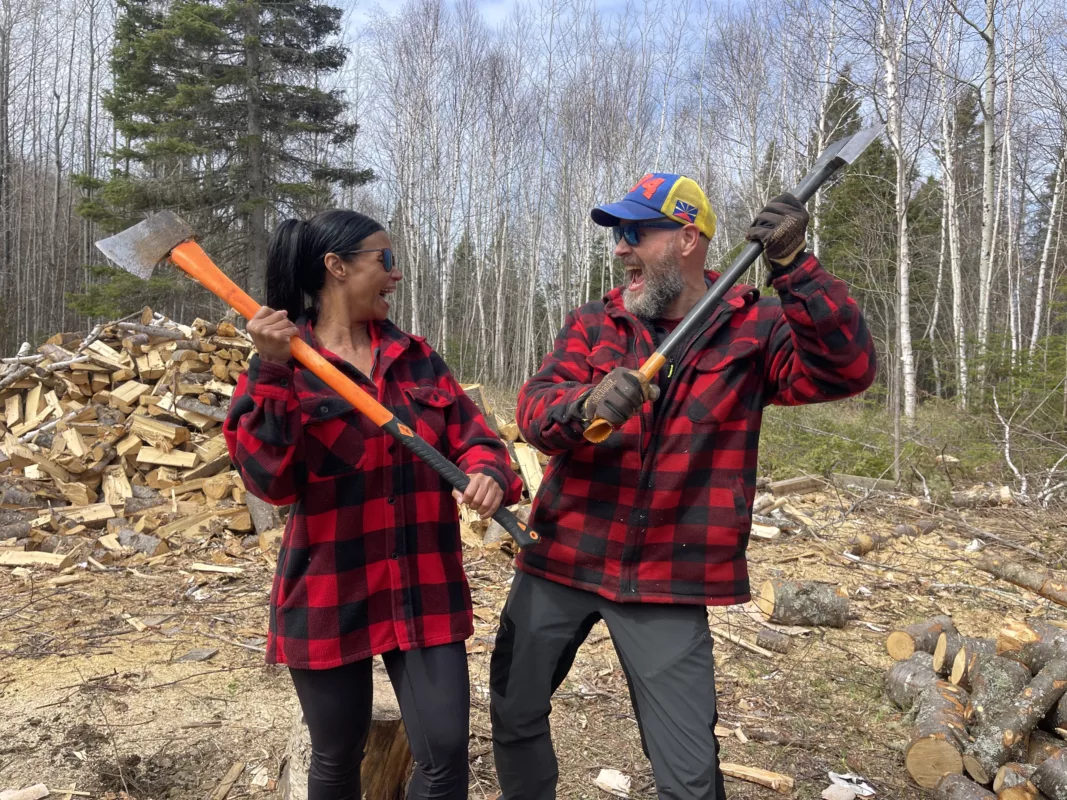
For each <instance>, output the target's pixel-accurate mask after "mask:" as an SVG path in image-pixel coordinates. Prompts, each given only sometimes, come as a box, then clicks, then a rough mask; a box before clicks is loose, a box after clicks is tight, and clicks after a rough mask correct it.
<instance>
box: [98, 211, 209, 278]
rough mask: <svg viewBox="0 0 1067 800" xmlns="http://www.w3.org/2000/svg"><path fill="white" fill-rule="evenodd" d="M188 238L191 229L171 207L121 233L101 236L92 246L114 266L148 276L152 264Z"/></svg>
mask: <svg viewBox="0 0 1067 800" xmlns="http://www.w3.org/2000/svg"><path fill="white" fill-rule="evenodd" d="M192 238H193V229H192V228H190V227H189V225H188V224H187V223H186V222H185V220H183V219H182V218H181V217H179V216H178V215H177V214H175V213H173V212H172V211H161V212H159V213H158V214H153V215H152V216H151V217H149V218H148V219H145V220H142V221H141V222H138V223H137V224H136V225H133V226H132V227H129V228H127V229H126V230H124V231H122V232H121V233H116V234H115V235H114V236H109V237H108V238H107V239H101V240H100V241H99V242H97V243H96V246H97V248H98V249H99V250H100V252H101V253H103V254H104V255H105V256H107V257H108V259H109V260H110V261H112V262H114V263H115V264H116V265H117V266H119V267H121V268H122V269H124V270H126V271H127V272H129V273H130V274H132V275H136V276H137V277H138V278H141V279H142V280H148V278H150V277H152V270H153V269H154V268H155V266H156V264H158V263H159V262H160V261H162V260H163V259H165V258H166V257H167V256H168V255H170V251H171V250H173V249H174V248H175V247H177V246H178V245H180V244H181V243H182V242H187V241H189V240H190V239H192Z"/></svg>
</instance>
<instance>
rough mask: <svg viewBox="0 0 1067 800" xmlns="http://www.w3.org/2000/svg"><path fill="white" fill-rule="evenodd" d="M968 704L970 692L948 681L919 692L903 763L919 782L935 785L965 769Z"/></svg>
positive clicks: (925, 784)
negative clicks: (913, 725)
mask: <svg viewBox="0 0 1067 800" xmlns="http://www.w3.org/2000/svg"><path fill="white" fill-rule="evenodd" d="M966 704H967V693H966V692H965V691H963V689H961V688H960V687H958V686H953V685H952V684H951V683H949V682H948V681H936V682H934V684H933V685H931V686H928V687H926V689H924V690H923V693H922V694H921V695H920V697H919V702H918V707H919V711H918V713H917V714H916V715H915V729H914V732H913V733H912V737H911V741H910V742H909V743H908V746H907V748H906V749H905V750H904V766H905V767H907V770H908V774H909V775H911V778H912V780H913V781H915V782H916V783H917V784H919V785H920V786H923V787H925V788H927V789H932V788H934V787H935V786H937V783H938V781H940V780H941V779H942V778H943V777H944V776H945V775H956V774H962V773H963V748H964V743H965V742H966V740H967V727H966V724H965V722H964V719H963V714H964V710H965V709H966Z"/></svg>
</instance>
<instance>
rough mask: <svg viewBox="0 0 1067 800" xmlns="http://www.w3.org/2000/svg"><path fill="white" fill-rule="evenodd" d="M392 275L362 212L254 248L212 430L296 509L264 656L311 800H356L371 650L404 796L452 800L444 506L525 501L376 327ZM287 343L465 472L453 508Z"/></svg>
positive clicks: (459, 642)
mask: <svg viewBox="0 0 1067 800" xmlns="http://www.w3.org/2000/svg"><path fill="white" fill-rule="evenodd" d="M400 279H401V274H400V272H399V270H397V268H396V267H395V265H394V263H393V257H392V250H391V248H390V240H389V236H388V234H386V233H385V231H384V230H383V229H382V227H381V225H379V224H378V223H377V222H375V221H374V220H372V219H370V218H369V217H366V216H364V215H363V214H359V213H356V212H354V211H325V212H323V213H321V214H318V215H316V216H315V217H313V218H312V219H311V220H309V221H307V222H304V221H301V220H287V221H286V222H283V223H282V224H281V225H280V226H279V227H278V229H277V230H276V231H275V232H274V235H273V237H272V240H271V243H270V249H269V251H268V263H267V285H268V289H267V302H268V306H270V307H269V308H267V307H264V308H262V309H260V311H259V313H258V314H256V316H255V317H254V318H253V319H252V320H250V321H249V323H248V332H249V333H250V334H251V336H252V340H253V341H254V342H255V344H256V348H257V350H258V355H257V356H255V357H253V359H252V361H251V362H250V363H249V367H248V372H247V374H246V375H243V376H242V377H241V380H240V381H239V382H238V385H237V389H236V390H235V392H234V396H233V400H232V403H231V406H230V413H229V416H228V418H227V420H226V426H225V433H226V442H227V445H228V446H229V450H230V457H231V458H232V459H233V462H234V463H235V464H237V465H238V468H239V469H240V472H241V477H242V478H243V479H244V483H245V486H246V487H247V488H248V491H250V492H252V493H253V494H255V495H256V496H257V497H261V498H263V499H264V500H266V501H267V502H270V503H274V504H276V505H283V504H292V511H291V512H290V514H289V521H288V524H287V526H286V530H285V537H284V538H283V540H282V546H281V551H280V552H279V554H278V568H277V572H276V574H275V577H274V586H273V590H272V592H271V600H270V632H269V635H268V639H267V661H268V663H278V664H286V665H288V667H289V671H290V674H291V675H292V678H293V683H294V684H295V686H296V692H297V695H298V697H299V699H300V705H301V707H302V708H303V711H304V717H305V719H306V720H307V723H308V729H309V732H310V734H311V746H312V756H311V769H310V773H309V776H308V796H309V800H340V799H341V798H346V800H347V799H348V798H352V799H353V800H359V798H360V796H361V790H360V775H359V773H360V760H361V758H362V755H363V746H364V744H365V742H366V739H367V734H368V731H369V728H370V720H371V705H372V695H373V688H372V672H371V665H372V660H371V657H372V656H374V655H377V654H381V655H382V658H383V660H384V662H385V666H386V668H387V670H388V672H389V678H390V680H391V681H392V684H393V688H394V690H395V691H396V695H397V700H398V702H399V705H400V711H401V714H402V716H403V719H404V724H405V727H406V729H407V734H408V740H409V742H410V744H411V750H412V753H413V754H414V756H415V761H416V764H417V766H416V771H415V775H414V777H413V778H412V781H411V784H410V788H409V791H408V797H409V798H431V797H432V798H452V799H453V800H460V798H463V800H465V799H466V797H467V781H468V766H467V738H468V725H469V706H470V684H469V678H468V674H467V655H466V649H465V646H464V644H463V641H464V640H465V639H467V638H469V637H470V636H471V634H472V633H473V620H472V613H471V598H470V589H469V587H468V586H467V582H466V578H465V577H464V574H463V564H462V556H461V552H460V533H459V519H458V513H457V507H456V502H457V501H460V502H463V503H466V504H467V505H468V506H470V507H471V508H473V509H474V510H475V511H478V512H480V513H481V514H482V516H483V517H488V516H490V515H492V514H493V513H494V512H495V511H496V510H497V508H498V507H499V506H500V504H501V502H504V501H507V502H508V503H514V502H516V501H517V500H518V497H519V493H520V490H521V481H520V480H519V478H518V477H517V476H516V474H515V473H514V471H513V470H512V469H511V467H510V463H509V459H508V454H507V450H506V449H505V448H504V445H503V444H502V443H501V442H500V440H499V439H497V438H496V437H495V436H494V435H493V433H492V432H491V431H490V429H489V427H488V426H487V425H486V423H485V420H484V419H483V418H482V416H481V415H480V414H479V412H478V409H477V407H476V406H475V405H474V404H473V403H472V402H471V400H470V399H469V398H468V397H467V396H466V395H465V394H464V393H463V391H462V390H461V389H460V387H459V385H458V384H457V383H456V380H455V379H454V378H453V377H452V375H451V373H450V372H449V370H448V367H447V366H446V365H445V363H444V361H442V360H441V357H440V356H438V355H437V353H435V352H434V351H433V350H432V349H431V348H430V347H429V346H428V345H427V344H426V343H425V341H424V340H423V339H422V338H420V337H418V336H412V335H410V334H406V333H404V332H402V331H400V330H399V329H398V328H397V327H396V326H395V325H393V324H392V323H391V322H389V321H388V320H387V319H386V315H387V314H388V313H389V299H390V297H391V296H392V294H393V292H395V291H396V285H397V283H398V282H399V281H400ZM307 299H311V300H312V301H313V302H312V303H311V306H310V307H306V306H305V301H306V300H307ZM274 309H277V310H274ZM293 336H301V337H303V339H304V341H305V342H307V343H308V344H309V345H311V346H312V347H314V348H315V349H316V350H317V351H318V352H319V353H320V354H322V355H323V356H324V357H325V358H327V359H328V360H329V361H330V362H331V363H333V364H334V365H335V366H336V367H338V369H340V370H341V371H342V372H344V373H345V374H346V375H347V376H348V377H350V378H352V379H353V380H354V381H356V382H357V383H358V384H359V386H360V387H361V388H363V389H364V390H365V391H366V392H368V393H369V394H371V395H372V396H373V397H375V398H377V400H378V401H379V402H380V403H382V404H383V405H384V406H386V407H387V408H388V409H389V410H390V411H392V412H393V413H394V414H395V415H396V416H397V417H399V419H400V420H401V421H402V422H403V423H405V424H406V425H408V426H409V427H412V428H414V429H416V430H417V432H418V433H419V435H420V436H422V437H423V438H424V439H426V440H427V441H428V442H430V444H432V445H434V446H435V447H437V448H438V449H439V450H440V451H441V452H442V453H444V454H445V455H447V456H448V457H449V458H450V459H451V460H452V461H453V462H455V463H457V464H458V465H459V466H460V468H461V469H463V471H464V472H465V473H467V474H468V475H469V476H470V486H469V487H468V488H467V490H466V491H465V492H464V493H463V494H462V496H461V495H460V494H459V493H456V492H452V493H451V494H450V491H449V488H450V487H448V485H447V484H446V483H445V482H444V481H443V480H442V479H441V478H440V477H439V476H438V475H437V473H435V472H434V471H433V470H432V469H430V468H429V467H428V466H426V465H425V464H424V463H423V462H421V461H419V460H418V459H416V458H415V456H414V455H412V454H411V453H410V452H409V451H408V449H407V448H405V447H403V446H401V445H399V444H398V443H397V442H395V441H394V440H393V439H392V438H391V437H390V436H388V435H387V434H384V433H383V432H382V431H381V430H380V429H379V428H377V427H376V426H375V425H374V424H373V423H371V422H370V421H369V420H367V419H366V418H365V417H364V416H363V415H361V414H360V413H358V412H357V411H355V410H353V408H352V407H351V406H350V405H349V404H348V403H347V402H346V401H344V400H343V399H341V397H340V396H338V395H337V394H336V393H334V392H333V391H332V390H331V389H329V387H327V386H325V385H324V384H323V383H322V381H320V380H319V379H318V378H317V377H316V376H315V375H314V374H313V373H312V372H311V371H310V370H307V369H305V368H304V367H303V366H302V365H300V364H299V363H297V362H295V361H294V360H292V358H291V356H290V351H289V340H290V338H291V337H293Z"/></svg>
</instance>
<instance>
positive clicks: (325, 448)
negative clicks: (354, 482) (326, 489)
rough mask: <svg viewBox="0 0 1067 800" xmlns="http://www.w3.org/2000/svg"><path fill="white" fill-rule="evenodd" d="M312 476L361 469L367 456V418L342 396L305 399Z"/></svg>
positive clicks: (306, 447)
mask: <svg viewBox="0 0 1067 800" xmlns="http://www.w3.org/2000/svg"><path fill="white" fill-rule="evenodd" d="M301 412H302V415H303V419H304V456H305V458H306V459H307V468H308V480H311V481H314V480H316V479H322V478H333V477H336V476H338V475H345V474H348V473H352V472H357V471H359V470H360V469H361V468H362V466H363V463H364V461H365V460H366V456H367V432H366V431H364V430H363V427H362V426H363V424H364V419H363V418H362V417H361V415H359V414H358V412H356V411H354V410H353V409H352V407H351V406H349V405H348V403H346V402H345V401H343V400H341V399H340V398H311V399H309V400H306V401H302V402H301Z"/></svg>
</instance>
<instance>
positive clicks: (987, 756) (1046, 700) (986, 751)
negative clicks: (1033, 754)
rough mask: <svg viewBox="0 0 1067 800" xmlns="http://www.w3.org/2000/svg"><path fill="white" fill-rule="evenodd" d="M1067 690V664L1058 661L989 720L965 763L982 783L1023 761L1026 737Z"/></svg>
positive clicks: (1047, 666) (972, 774) (971, 747)
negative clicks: (1011, 764)
mask: <svg viewBox="0 0 1067 800" xmlns="http://www.w3.org/2000/svg"><path fill="white" fill-rule="evenodd" d="M1065 689H1067V661H1065V660H1062V659H1055V660H1053V661H1050V662H1048V663H1047V664H1046V665H1045V667H1044V668H1043V669H1042V670H1041V671H1040V672H1039V673H1038V674H1037V675H1035V676H1034V678H1033V680H1031V681H1030V683H1029V684H1028V685H1027V686H1026V688H1025V689H1023V690H1022V692H1020V693H1019V694H1018V695H1017V696H1016V697H1015V699H1014V700H1013V701H1012V704H1011V706H1009V707H1008V709H1007V710H1005V711H1003V712H1002V713H1001V714H999V715H997V716H996V717H993V718H992V719H990V720H989V723H988V725H986V727H984V728H983V729H982V730H981V731H979V732H978V734H977V736H976V737H975V739H974V741H973V742H971V743H970V744H969V745H968V746H967V750H966V752H965V754H964V758H963V763H964V766H965V767H966V768H967V772H968V774H969V775H970V776H971V777H972V778H974V779H975V780H976V781H978V782H979V783H983V784H985V783H989V782H990V781H992V780H993V778H994V777H996V774H997V770H999V769H1000V768H1001V767H1002V766H1004V765H1005V764H1007V763H1008V762H1009V761H1018V760H1020V758H1021V756H1022V753H1023V750H1024V748H1025V746H1026V737H1027V736H1028V735H1029V733H1030V731H1032V730H1033V729H1034V726H1036V725H1037V723H1038V722H1039V721H1040V720H1041V718H1042V717H1044V716H1045V715H1046V714H1047V713H1048V712H1049V710H1050V709H1051V708H1052V707H1053V706H1054V705H1056V703H1058V702H1059V699H1060V698H1061V697H1062V696H1063V693H1064V690H1065Z"/></svg>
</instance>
